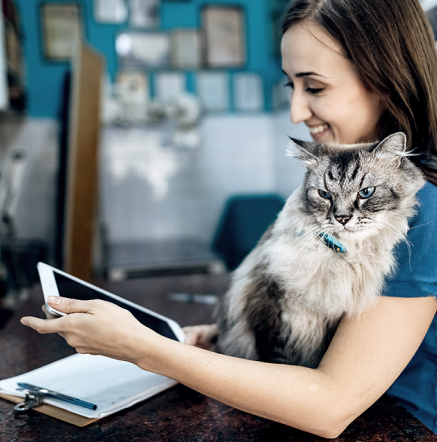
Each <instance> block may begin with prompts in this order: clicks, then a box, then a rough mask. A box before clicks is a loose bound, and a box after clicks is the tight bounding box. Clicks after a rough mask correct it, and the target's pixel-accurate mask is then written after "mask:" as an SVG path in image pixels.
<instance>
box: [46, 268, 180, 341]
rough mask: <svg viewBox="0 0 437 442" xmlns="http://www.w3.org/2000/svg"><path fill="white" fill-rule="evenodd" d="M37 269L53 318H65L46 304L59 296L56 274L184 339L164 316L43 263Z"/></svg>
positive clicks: (172, 322)
mask: <svg viewBox="0 0 437 442" xmlns="http://www.w3.org/2000/svg"><path fill="white" fill-rule="evenodd" d="M37 269H38V273H39V277H40V280H41V285H42V291H43V295H44V301H45V305H46V308H47V311H49V312H50V313H52V314H54V315H55V316H65V315H66V313H63V312H59V311H57V310H55V309H53V308H51V307H50V306H49V305H48V304H47V299H48V297H49V296H60V294H59V290H58V286H57V284H56V279H55V275H54V273H58V274H60V275H62V276H64V277H66V278H69V279H71V280H72V281H75V282H77V283H79V284H82V285H84V286H86V287H88V288H90V289H92V290H94V291H96V292H97V293H96V299H98V293H102V294H104V295H106V296H108V297H110V298H113V299H115V300H117V301H118V302H121V303H123V304H126V305H128V306H130V307H132V308H135V309H137V310H140V311H142V312H144V313H147V314H149V315H151V316H154V317H155V318H157V319H160V320H162V321H164V322H166V323H167V324H168V326H169V327H170V329H171V331H172V332H173V333H174V335H175V336H176V338H177V339H178V340H179V341H180V342H184V339H185V334H184V332H183V330H182V328H181V327H180V325H179V324H178V323H177V322H176V321H173V320H172V319H169V318H167V317H165V316H162V315H160V314H159V313H155V312H153V311H152V310H149V309H147V308H145V307H142V306H141V305H138V304H135V303H134V302H131V301H128V300H127V299H124V298H122V297H120V296H117V295H115V294H114V293H110V292H108V291H106V290H104V289H101V288H100V287H97V286H95V285H93V284H90V283H88V282H86V281H83V280H81V279H79V278H76V277H75V276H72V275H69V274H68V273H66V272H63V271H62V270H59V269H57V268H55V267H52V266H50V265H49V264H46V263H43V262H39V263H38V264H37Z"/></svg>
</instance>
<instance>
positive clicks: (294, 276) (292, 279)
mask: <svg viewBox="0 0 437 442" xmlns="http://www.w3.org/2000/svg"><path fill="white" fill-rule="evenodd" d="M325 236H326V234H325V233H324V234H323V236H322V237H320V238H319V241H318V242H319V243H320V241H322V238H323V237H325ZM310 248H311V244H310V243H308V247H307V249H306V251H305V253H304V255H303V256H302V259H301V261H300V264H299V267H298V268H297V270H296V272H295V273H294V275H293V276H292V277H291V278H290V279H289V281H288V282H287V284H285V285H284V286H283V287H282V289H281V290H286V289H287V287H288V286H289V285H290V284H291V283H292V282H293V281H294V280H295V279H296V277H297V275H298V273H299V270H300V268H301V267H302V264H303V262H304V261H305V257H306V255H307V253H308V251H309V250H310Z"/></svg>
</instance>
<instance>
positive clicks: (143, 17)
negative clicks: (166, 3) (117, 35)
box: [129, 0, 161, 28]
mask: <svg viewBox="0 0 437 442" xmlns="http://www.w3.org/2000/svg"><path fill="white" fill-rule="evenodd" d="M160 3H161V1H160V0H129V10H130V15H129V24H130V25H131V26H132V27H134V28H157V27H158V26H159V24H160V22H161V17H160V14H159V7H160Z"/></svg>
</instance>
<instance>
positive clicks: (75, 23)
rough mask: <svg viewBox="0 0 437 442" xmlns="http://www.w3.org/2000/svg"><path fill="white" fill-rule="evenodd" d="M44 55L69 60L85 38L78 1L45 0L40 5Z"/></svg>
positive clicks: (55, 59) (52, 59)
mask: <svg viewBox="0 0 437 442" xmlns="http://www.w3.org/2000/svg"><path fill="white" fill-rule="evenodd" d="M40 13H41V28H42V29H41V35H42V43H43V44H42V46H43V48H42V49H43V54H44V57H45V58H46V59H47V60H49V61H69V60H71V58H72V56H73V55H74V54H75V52H76V50H77V46H78V44H79V43H81V42H82V40H83V35H84V27H83V17H82V7H81V5H80V3H77V2H45V3H42V4H41V5H40Z"/></svg>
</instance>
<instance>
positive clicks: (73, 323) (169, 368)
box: [22, 297, 437, 437]
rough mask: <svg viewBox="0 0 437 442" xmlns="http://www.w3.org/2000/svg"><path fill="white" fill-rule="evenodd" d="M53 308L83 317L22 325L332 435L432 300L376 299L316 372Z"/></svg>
mask: <svg viewBox="0 0 437 442" xmlns="http://www.w3.org/2000/svg"><path fill="white" fill-rule="evenodd" d="M53 307H55V308H57V309H60V310H61V311H65V312H67V313H72V312H84V313H73V314H70V315H68V316H65V317H63V318H60V319H54V320H42V319H37V318H23V319H22V322H23V323H24V324H25V325H29V326H31V327H32V328H34V329H35V330H37V331H39V332H40V333H53V332H57V333H60V334H61V335H62V336H64V337H65V338H66V340H67V342H68V343H69V344H70V345H73V346H74V347H76V349H77V350H78V351H79V352H82V353H91V354H104V355H106V356H110V357H114V358H117V359H124V360H128V361H131V362H134V363H136V364H137V365H138V366H140V367H141V368H143V369H145V370H149V371H153V372H156V373H160V374H162V375H165V376H168V377H170V378H172V379H175V380H177V381H179V382H181V383H182V384H185V385H187V386H189V387H191V388H193V389H195V390H197V391H199V392H202V393H204V394H206V395H208V396H211V397H213V398H215V399H218V400H220V401H222V402H224V403H226V404H228V405H231V406H233V407H236V408H239V409H241V410H244V411H247V412H249V413H253V414H256V415H259V416H263V417H266V418H268V419H271V420H274V421H278V422H282V423H284V424H286V425H290V426H293V427H296V428H299V429H302V430H305V431H308V432H311V433H314V434H318V435H320V436H323V437H336V436H338V435H339V434H340V433H341V432H342V431H343V430H344V428H346V427H347V425H348V424H349V423H350V422H352V421H353V420H354V419H355V418H356V417H357V416H359V415H360V414H361V413H362V412H363V411H364V410H366V409H367V408H368V407H369V406H370V405H371V404H372V403H373V402H374V401H376V400H377V399H378V398H379V397H380V396H381V395H382V394H383V393H384V392H385V391H386V390H387V389H388V387H389V386H390V385H391V384H392V383H393V381H394V380H395V379H396V378H397V377H398V376H399V374H400V373H401V372H402V370H403V369H404V367H405V366H406V364H407V363H408V362H409V360H410V359H411V357H412V356H413V355H414V353H415V352H416V350H417V348H418V347H419V345H420V343H421V342H422V340H423V337H424V335H425V333H426V331H427V329H428V327H429V325H430V323H431V321H432V319H433V317H434V314H435V312H436V309H437V301H436V300H435V299H434V298H431V297H429V298H389V297H381V298H379V299H378V302H377V305H376V306H375V307H374V308H372V309H371V310H369V311H366V312H365V313H363V314H361V315H360V316H357V317H353V318H350V319H344V320H342V322H341V323H340V325H339V328H338V330H337V332H336V334H335V336H334V339H333V341H332V343H331V345H330V347H329V349H328V351H327V353H326V355H325V356H324V358H323V360H322V362H321V364H320V366H319V368H317V369H309V368H304V367H297V366H290V365H279V364H267V363H262V362H256V361H248V360H243V359H238V358H233V357H229V356H224V355H221V354H216V353H213V352H209V351H205V350H203V349H200V348H196V347H192V346H189V345H186V344H182V343H179V342H175V341H171V340H168V339H166V338H164V337H162V336H159V335H157V334H156V333H154V332H153V331H151V330H149V329H147V328H145V327H144V326H142V325H141V324H140V323H138V322H137V321H136V320H135V319H134V318H133V317H132V316H131V315H130V313H128V312H126V311H124V310H122V309H119V308H118V307H116V306H114V305H111V304H107V303H104V302H102V301H88V302H84V301H72V300H67V299H63V300H62V301H61V304H60V305H53Z"/></svg>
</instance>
